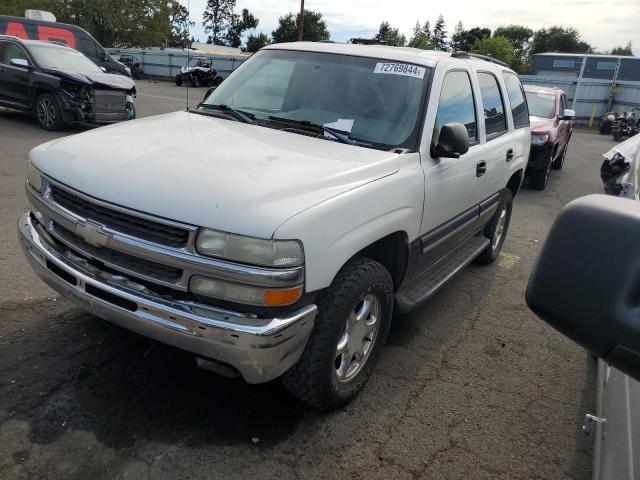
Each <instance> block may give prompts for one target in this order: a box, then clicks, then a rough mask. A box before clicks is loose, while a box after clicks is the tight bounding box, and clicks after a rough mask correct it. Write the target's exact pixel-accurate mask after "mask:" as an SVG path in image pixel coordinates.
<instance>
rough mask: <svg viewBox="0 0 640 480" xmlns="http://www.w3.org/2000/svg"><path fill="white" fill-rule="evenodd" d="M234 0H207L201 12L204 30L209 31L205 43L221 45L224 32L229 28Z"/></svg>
mask: <svg viewBox="0 0 640 480" xmlns="http://www.w3.org/2000/svg"><path fill="white" fill-rule="evenodd" d="M235 6H236V0H207V6H206V8H205V10H204V13H203V14H202V20H203V22H202V25H203V26H204V32H205V33H209V34H210V35H209V36H208V37H207V43H213V44H215V45H223V44H224V42H225V40H226V39H225V32H226V31H227V29H228V28H229V25H230V22H231V19H232V15H233V9H234V8H235Z"/></svg>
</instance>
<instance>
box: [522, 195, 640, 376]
mask: <svg viewBox="0 0 640 480" xmlns="http://www.w3.org/2000/svg"><path fill="white" fill-rule="evenodd" d="M526 300H527V304H528V305H529V308H531V310H532V311H533V312H534V313H535V314H536V315H538V316H539V317H540V318H542V319H543V320H544V321H545V322H547V323H548V324H549V325H551V326H552V327H554V328H556V329H557V330H559V331H560V332H562V333H563V334H565V335H567V336H568V337H569V338H571V339H573V340H574V341H576V342H577V343H579V344H580V345H582V346H583V347H585V348H587V349H588V350H590V351H591V352H593V353H594V354H595V355H597V356H598V357H600V358H602V359H604V360H605V361H606V362H607V363H609V364H611V365H612V366H614V367H616V368H618V369H619V370H621V371H623V372H625V373H627V374H629V375H631V376H632V377H634V378H636V379H639V380H640V202H635V201H633V200H628V199H623V198H616V197H610V196H606V195H589V196H586V197H582V198H579V199H578V200H575V201H573V202H571V203H569V204H568V205H567V206H566V207H565V208H564V209H563V210H562V211H561V212H560V214H559V215H558V218H557V219H556V221H555V222H554V224H553V226H552V227H551V230H550V232H549V235H548V237H547V240H546V241H545V243H544V246H543V248H542V251H541V252H540V255H539V256H538V259H537V261H536V264H535V266H534V268H533V271H532V272H531V276H530V277H529V284H528V286H527V292H526Z"/></svg>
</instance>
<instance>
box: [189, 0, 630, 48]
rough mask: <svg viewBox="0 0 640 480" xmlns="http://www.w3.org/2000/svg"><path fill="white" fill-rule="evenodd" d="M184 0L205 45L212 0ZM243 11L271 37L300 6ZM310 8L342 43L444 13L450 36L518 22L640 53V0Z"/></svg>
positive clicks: (413, 0)
mask: <svg viewBox="0 0 640 480" xmlns="http://www.w3.org/2000/svg"><path fill="white" fill-rule="evenodd" d="M180 1H181V3H183V4H184V5H185V6H187V4H188V3H190V7H191V20H192V21H195V22H196V26H195V27H192V34H194V36H195V37H196V40H201V41H205V40H206V35H205V34H204V30H203V27H202V12H203V11H204V8H205V5H206V0H180ZM479 5H482V7H478V6H479ZM243 8H248V9H249V11H251V12H252V13H253V14H254V15H255V16H256V17H257V18H258V19H259V21H260V24H259V25H258V28H257V29H256V32H265V33H267V34H268V35H271V32H272V31H273V30H275V28H276V27H277V25H278V17H280V16H283V15H285V14H286V13H288V12H297V11H298V10H299V9H300V3H299V2H298V1H291V0H267V1H265V0H237V4H236V12H238V13H239V12H240V11H242V9H243ZM305 8H307V9H309V10H316V11H320V12H322V15H323V17H324V19H325V21H326V22H327V27H328V29H329V31H330V32H331V40H334V41H337V42H345V41H348V40H349V39H350V38H352V37H371V36H373V35H374V34H375V33H376V32H377V31H378V27H379V25H380V22H382V21H383V20H387V21H389V22H390V23H391V25H392V26H394V27H397V28H399V29H400V32H401V33H403V34H404V35H405V36H406V37H407V40H408V39H409V37H410V36H411V32H412V30H413V26H414V25H415V23H416V21H420V23H423V22H425V21H426V20H429V21H430V22H431V25H433V23H434V22H435V20H436V19H437V18H438V15H439V14H442V15H443V16H444V19H445V22H446V25H447V31H448V32H449V34H451V33H452V32H453V29H454V27H455V25H456V23H458V20H460V21H462V23H463V25H464V27H465V28H472V27H475V26H482V27H488V28H491V29H492V30H493V29H494V28H496V27H498V26H500V25H508V24H512V23H516V24H519V25H526V26H528V27H530V28H532V29H533V30H537V29H539V28H542V27H550V26H553V25H563V26H572V27H575V28H577V29H578V31H579V32H580V34H581V35H582V37H583V38H584V39H585V40H586V41H587V42H589V43H590V44H591V45H593V46H594V47H596V49H597V50H600V51H604V50H610V49H611V48H613V47H616V46H618V45H625V44H626V43H627V42H628V41H629V40H631V42H632V44H633V46H634V51H635V54H636V55H640V27H639V23H640V0H616V1H615V2H611V1H605V0H564V1H562V0H536V1H535V2H534V1H531V0H528V1H524V0H484V1H482V2H479V1H477V0H447V1H444V2H426V1H419V0H395V1H388V2H375V1H374V2H372V1H371V0H367V1H365V0H305Z"/></svg>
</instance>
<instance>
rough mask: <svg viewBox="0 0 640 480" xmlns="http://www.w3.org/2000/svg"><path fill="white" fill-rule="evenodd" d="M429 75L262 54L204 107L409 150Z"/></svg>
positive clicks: (379, 64) (380, 65)
mask: <svg viewBox="0 0 640 480" xmlns="http://www.w3.org/2000/svg"><path fill="white" fill-rule="evenodd" d="M429 73H430V69H429V68H427V67H423V66H419V65H411V64H406V63H397V62H392V61H390V60H380V59H375V58H365V57H355V56H347V55H336V54H329V53H316V52H296V51H285V50H263V51H261V52H259V53H257V54H255V55H254V56H253V57H252V58H251V59H250V60H248V61H246V62H245V63H244V64H243V65H242V66H241V67H240V68H238V70H236V71H235V72H234V73H233V75H231V76H230V77H229V78H228V79H227V80H225V81H224V83H222V84H221V85H220V86H219V87H218V88H217V89H216V90H215V91H214V92H213V93H212V94H211V95H210V96H209V97H208V98H207V99H206V101H205V102H204V103H205V104H208V105H220V104H222V105H226V106H229V107H232V108H235V109H238V110H241V111H243V112H248V113H250V114H253V115H255V118H256V120H258V122H257V123H258V124H260V123H261V122H260V121H261V120H262V121H265V122H272V123H274V122H275V123H277V121H274V120H273V119H269V117H270V116H274V117H279V118H285V119H290V120H305V121H309V122H312V123H314V124H320V125H325V126H327V127H331V128H333V129H336V130H339V131H343V132H347V133H349V134H350V135H349V138H351V139H354V140H356V141H360V142H365V143H372V144H379V145H385V146H388V147H389V148H394V147H395V148H397V147H405V148H413V147H414V146H415V141H416V138H417V131H418V124H419V122H417V119H418V118H419V113H420V110H421V104H422V95H423V92H424V90H425V85H426V84H427V82H428V77H429ZM286 127H287V126H284V127H283V128H286ZM288 127H289V128H291V125H289V126H288Z"/></svg>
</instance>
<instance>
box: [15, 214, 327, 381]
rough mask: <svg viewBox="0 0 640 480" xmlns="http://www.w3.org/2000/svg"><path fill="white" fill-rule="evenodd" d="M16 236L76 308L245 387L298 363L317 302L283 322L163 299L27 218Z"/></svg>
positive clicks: (32, 260)
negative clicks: (232, 374)
mask: <svg viewBox="0 0 640 480" xmlns="http://www.w3.org/2000/svg"><path fill="white" fill-rule="evenodd" d="M18 231H19V236H20V244H21V246H22V248H23V250H24V252H25V255H26V257H27V259H28V260H29V263H30V264H31V266H32V268H33V270H34V271H35V272H36V274H37V275H38V276H39V277H40V278H41V279H42V280H44V282H45V283H47V284H48V285H49V286H50V287H51V288H53V289H54V290H56V291H57V292H59V293H60V294H62V295H63V296H65V297H66V298H68V299H69V300H71V301H72V302H74V303H75V304H77V305H79V306H80V307H82V308H83V309H85V310H87V311H89V312H91V313H93V314H94V315H96V316H98V317H100V318H103V319H105V320H108V321H110V322H113V323H115V324H117V325H120V326H121V327H124V328H127V329H129V330H132V331H134V332H137V333H140V334H142V335H145V336H147V337H150V338H153V339H155V340H158V341H160V342H163V343H167V344H169V345H173V346H175V347H178V348H181V349H184V350H187V351H189V352H192V353H194V354H196V355H198V356H202V357H205V358H207V359H213V360H216V361H218V362H222V363H223V364H226V365H230V366H231V367H233V368H235V369H236V370H237V371H238V372H239V373H240V374H241V375H242V377H243V378H244V379H245V380H246V381H247V382H248V383H263V382H267V381H269V380H272V379H274V378H276V377H279V376H280V375H282V374H283V373H284V372H285V371H287V370H288V369H289V368H290V367H291V366H293V364H294V363H296V362H297V361H298V359H299V358H300V355H301V354H302V351H303V349H304V347H305V345H306V343H307V340H308V339H309V335H310V334H311V329H312V328H313V324H314V321H315V317H316V313H317V307H316V306H315V305H309V306H307V307H305V308H303V309H301V310H298V311H297V312H294V313H293V314H291V315H289V316H287V317H284V318H273V319H257V318H253V317H252V316H250V315H244V314H241V313H238V312H231V311H227V310H221V309H216V308H212V307H208V306H206V305H201V304H194V303H189V302H181V301H169V300H166V299H164V298H160V297H157V296H153V294H152V293H151V292H149V291H148V290H146V289H144V287H141V286H140V287H141V288H138V287H139V286H137V285H136V284H134V283H129V284H128V285H127V286H129V287H130V288H127V287H126V286H125V285H122V284H119V283H120V281H121V279H120V277H114V276H112V275H109V274H108V273H106V272H101V271H96V270H97V269H95V267H90V266H88V265H87V268H86V269H85V268H84V267H83V266H80V265H78V264H77V263H75V262H72V261H70V260H69V258H67V257H66V256H65V255H64V254H63V253H61V252H60V251H58V250H57V249H55V248H54V247H52V246H51V245H50V244H49V242H47V241H46V240H45V237H44V236H46V235H47V233H46V232H45V231H44V229H42V227H40V226H39V225H38V224H37V222H36V221H35V220H34V219H33V218H32V217H31V214H29V213H26V214H24V215H23V216H21V217H20V219H19V220H18ZM136 289H137V290H136ZM89 292H92V293H89ZM96 295H99V296H96Z"/></svg>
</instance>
